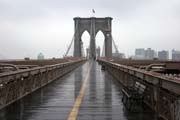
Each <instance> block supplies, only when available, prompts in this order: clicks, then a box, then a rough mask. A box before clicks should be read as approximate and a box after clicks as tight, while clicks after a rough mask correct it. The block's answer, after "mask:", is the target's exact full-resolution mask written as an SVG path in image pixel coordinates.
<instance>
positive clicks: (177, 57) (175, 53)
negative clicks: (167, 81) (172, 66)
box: [172, 49, 180, 60]
mask: <svg viewBox="0 0 180 120" xmlns="http://www.w3.org/2000/svg"><path fill="white" fill-rule="evenodd" d="M172 60H180V51H177V50H174V49H173V50H172Z"/></svg>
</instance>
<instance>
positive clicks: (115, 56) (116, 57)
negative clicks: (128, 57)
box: [112, 52, 125, 59]
mask: <svg viewBox="0 0 180 120" xmlns="http://www.w3.org/2000/svg"><path fill="white" fill-rule="evenodd" d="M112 57H113V58H114V59H124V58H125V54H124V53H117V52H115V53H112Z"/></svg>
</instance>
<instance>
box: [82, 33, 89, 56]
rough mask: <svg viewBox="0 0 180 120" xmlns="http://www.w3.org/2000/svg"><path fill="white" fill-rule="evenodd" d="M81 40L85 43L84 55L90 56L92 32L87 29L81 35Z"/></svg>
mask: <svg viewBox="0 0 180 120" xmlns="http://www.w3.org/2000/svg"><path fill="white" fill-rule="evenodd" d="M81 41H82V44H83V49H82V57H86V58H89V43H90V34H89V32H88V31H87V30H85V31H84V32H83V33H82V35H81Z"/></svg>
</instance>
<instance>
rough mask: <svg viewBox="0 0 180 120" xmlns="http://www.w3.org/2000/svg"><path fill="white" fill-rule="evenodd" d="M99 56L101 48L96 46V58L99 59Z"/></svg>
mask: <svg viewBox="0 0 180 120" xmlns="http://www.w3.org/2000/svg"><path fill="white" fill-rule="evenodd" d="M100 54H101V48H100V47H99V46H98V47H97V48H96V57H97V58H99V57H100Z"/></svg>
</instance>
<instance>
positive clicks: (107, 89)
mask: <svg viewBox="0 0 180 120" xmlns="http://www.w3.org/2000/svg"><path fill="white" fill-rule="evenodd" d="M121 98H122V93H121V86H120V85H119V84H118V83H117V82H116V81H115V79H114V78H113V77H112V76H111V75H109V74H108V73H107V72H104V71H101V68H100V66H99V65H98V64H97V63H96V62H92V61H90V62H87V63H85V64H84V65H83V66H81V67H79V68H77V69H76V70H75V71H73V72H71V73H69V74H67V75H65V76H64V77H62V78H60V79H58V80H56V81H54V82H52V83H50V84H49V85H47V86H45V87H43V88H42V89H39V90H38V91H36V92H34V93H32V94H30V95H28V96H26V97H24V98H23V99H21V100H19V101H17V102H15V103H13V104H12V105H10V106H8V107H6V108H4V109H2V110H1V111H0V119H1V120H67V119H69V120H73V119H77V120H156V119H157V118H156V116H155V114H154V113H152V112H151V111H150V110H147V111H146V112H144V113H130V112H128V111H126V109H125V107H124V105H123V104H122V101H121Z"/></svg>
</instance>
